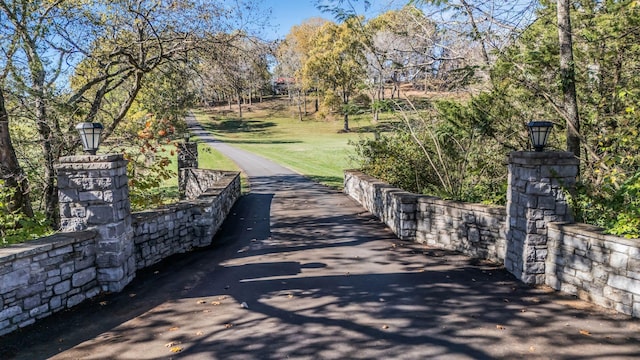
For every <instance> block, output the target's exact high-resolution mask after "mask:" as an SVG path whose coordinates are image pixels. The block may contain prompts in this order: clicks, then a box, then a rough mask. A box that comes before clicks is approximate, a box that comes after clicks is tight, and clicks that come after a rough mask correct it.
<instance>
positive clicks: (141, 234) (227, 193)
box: [133, 169, 240, 269]
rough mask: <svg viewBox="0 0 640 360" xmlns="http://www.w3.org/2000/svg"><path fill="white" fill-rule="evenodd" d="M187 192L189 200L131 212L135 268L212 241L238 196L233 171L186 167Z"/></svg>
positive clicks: (238, 189) (235, 177)
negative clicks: (159, 207)
mask: <svg viewBox="0 0 640 360" xmlns="http://www.w3.org/2000/svg"><path fill="white" fill-rule="evenodd" d="M188 170H192V171H190V172H189V173H188V174H189V175H188V176H187V179H189V181H188V182H187V184H189V185H188V186H187V194H190V195H191V196H190V198H192V200H187V201H181V202H179V203H177V204H174V205H169V206H166V207H163V208H161V209H156V210H150V211H144V212H138V213H135V214H133V228H134V243H135V250H134V252H135V257H136V264H137V268H138V269H141V268H144V267H147V266H150V265H153V264H155V263H157V262H159V261H161V260H162V259H164V258H166V257H168V256H171V255H173V254H178V253H184V252H187V251H189V250H191V249H193V248H198V247H204V246H208V245H210V244H211V241H212V240H213V236H214V235H215V233H216V232H217V231H218V229H219V228H220V226H221V225H222V222H223V221H224V219H225V218H226V216H227V214H228V213H229V211H230V210H231V207H232V206H233V204H234V203H235V202H236V200H237V199H238V197H239V196H240V176H239V174H238V173H235V172H222V171H213V170H205V169H188Z"/></svg>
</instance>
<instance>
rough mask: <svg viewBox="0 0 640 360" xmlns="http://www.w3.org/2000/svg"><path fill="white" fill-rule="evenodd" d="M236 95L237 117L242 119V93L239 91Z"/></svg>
mask: <svg viewBox="0 0 640 360" xmlns="http://www.w3.org/2000/svg"><path fill="white" fill-rule="evenodd" d="M237 97H238V117H239V118H240V119H242V93H241V92H240V91H238V92H237Z"/></svg>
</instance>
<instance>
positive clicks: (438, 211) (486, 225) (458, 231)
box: [416, 196, 507, 262]
mask: <svg viewBox="0 0 640 360" xmlns="http://www.w3.org/2000/svg"><path fill="white" fill-rule="evenodd" d="M506 217H507V214H506V211H505V209H504V208H503V207H498V206H487V205H480V204H468V203H463V202H458V201H448V200H442V199H438V198H434V197H429V196H420V197H418V212H417V214H416V218H417V222H418V223H417V225H418V231H417V234H416V240H417V241H418V242H424V243H426V244H427V245H430V246H434V247H441V248H445V249H448V250H456V251H460V252H461V253H463V254H466V255H469V256H472V257H475V258H481V259H488V260H492V261H495V262H503V261H504V258H505V253H506V248H507V245H506V240H505V239H506V236H505V223H506Z"/></svg>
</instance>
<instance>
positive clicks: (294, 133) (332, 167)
mask: <svg viewBox="0 0 640 360" xmlns="http://www.w3.org/2000/svg"><path fill="white" fill-rule="evenodd" d="M281 104H282V100H271V101H269V102H266V103H264V104H262V105H254V106H252V109H253V111H251V112H246V113H245V114H244V117H243V119H239V118H237V117H236V116H237V115H236V113H235V112H230V111H228V110H226V109H224V108H223V109H221V108H212V109H199V110H197V111H194V114H195V116H196V118H197V119H198V121H199V122H200V123H201V124H202V126H203V128H204V129H205V130H207V131H209V132H210V133H212V134H213V135H214V136H215V137H216V138H218V139H219V140H222V141H224V142H226V143H228V144H231V145H233V146H236V147H238V148H241V149H244V150H247V151H251V152H253V153H256V154H259V155H261V156H264V157H266V158H268V159H271V160H273V161H275V162H277V163H279V164H282V165H283V166H286V167H288V168H290V169H292V170H294V171H296V172H299V173H301V174H303V175H306V176H308V177H309V178H311V179H313V180H315V181H317V182H320V183H322V184H325V185H328V186H331V187H333V188H336V189H340V188H342V182H343V180H342V179H343V171H344V169H348V168H351V167H354V166H355V164H354V163H352V161H351V160H350V156H351V155H352V154H353V146H351V145H349V141H350V140H351V141H357V140H358V139H360V138H362V137H363V136H368V133H359V132H358V131H353V132H351V133H346V134H345V133H341V132H340V129H342V122H341V121H324V120H315V119H305V120H304V121H300V120H298V119H297V118H294V115H295V114H291V113H287V111H286V110H284V111H283V110H282V106H281ZM361 125H362V126H367V125H369V122H368V121H367V120H359V121H358V120H354V121H352V123H351V127H352V129H354V130H357V129H358V128H359V126H361Z"/></svg>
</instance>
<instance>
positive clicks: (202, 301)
mask: <svg viewBox="0 0 640 360" xmlns="http://www.w3.org/2000/svg"><path fill="white" fill-rule="evenodd" d="M206 303H207V300H198V304H206Z"/></svg>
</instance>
